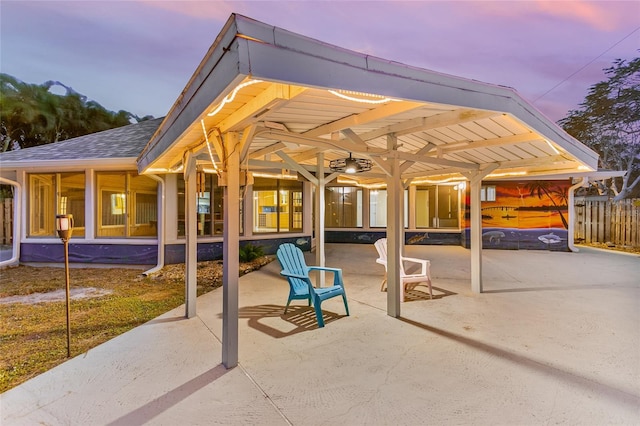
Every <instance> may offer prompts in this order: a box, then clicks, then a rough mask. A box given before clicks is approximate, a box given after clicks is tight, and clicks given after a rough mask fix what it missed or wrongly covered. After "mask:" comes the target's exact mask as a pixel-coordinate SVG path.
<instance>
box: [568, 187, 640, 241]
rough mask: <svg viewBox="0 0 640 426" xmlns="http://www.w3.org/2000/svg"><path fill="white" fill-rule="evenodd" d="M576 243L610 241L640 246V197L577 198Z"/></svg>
mask: <svg viewBox="0 0 640 426" xmlns="http://www.w3.org/2000/svg"><path fill="white" fill-rule="evenodd" d="M575 209H576V210H575V211H576V215H575V232H574V239H575V241H576V242H577V243H579V242H585V243H607V242H611V243H613V244H615V245H620V246H630V247H640V199H634V200H622V201H619V202H617V203H612V202H611V201H609V200H601V199H588V198H576V201H575Z"/></svg>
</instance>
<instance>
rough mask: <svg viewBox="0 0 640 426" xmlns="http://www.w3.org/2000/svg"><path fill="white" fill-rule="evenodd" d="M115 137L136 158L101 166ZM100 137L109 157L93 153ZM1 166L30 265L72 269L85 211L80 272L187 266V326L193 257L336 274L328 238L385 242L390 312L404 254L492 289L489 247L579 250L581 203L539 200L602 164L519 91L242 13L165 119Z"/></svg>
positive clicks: (230, 309)
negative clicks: (69, 226)
mask: <svg viewBox="0 0 640 426" xmlns="http://www.w3.org/2000/svg"><path fill="white" fill-rule="evenodd" d="M145 132H146V134H145V136H144V137H143V136H142V133H145ZM136 135H139V136H140V138H139V139H138V136H136ZM103 137H104V138H105V139H110V140H113V139H112V138H119V141H118V143H117V144H115V143H114V144H113V145H112V146H111V147H112V148H114V150H116V149H115V148H116V146H129V144H130V146H131V148H133V139H136V141H137V142H136V143H135V144H136V147H137V148H136V150H135V152H134V151H133V150H132V151H126V152H125V151H124V150H123V151H122V152H121V153H119V152H117V150H116V152H113V151H111V152H110V153H109V154H106V152H104V153H102V154H101V152H102V149H101V148H100V147H103V148H104V147H105V146H106V145H108V142H103V141H101V139H102V138H103ZM82 140H84V142H81V141H82ZM88 142H92V143H98V144H101V145H99V147H97V148H95V151H93V150H89V149H88V148H86V147H85V144H87V143H88ZM144 142H146V144H145V143H144ZM143 145H144V146H143ZM66 146H69V149H66V148H65V147H66ZM74 146H75V147H77V148H73V147H74ZM76 151H77V152H76ZM47 152H48V153H49V154H50V155H52V153H54V152H55V153H59V154H56V155H61V156H62V155H63V154H62V152H67V153H69V155H70V157H68V158H64V157H57V158H58V159H56V158H53V159H47V157H46V155H47V154H46V153H47ZM71 152H73V156H71ZM31 153H33V154H31ZM76 154H77V155H76ZM83 154H84V155H83ZM32 155H33V156H32ZM100 155H104V156H102V157H101V156H100ZM134 157H135V158H134ZM35 158H38V159H39V160H35ZM0 161H1V162H2V183H5V184H6V183H9V184H12V185H14V186H15V187H16V188H18V193H19V194H20V195H19V201H18V202H17V203H16V206H17V209H18V211H19V215H20V216H21V218H22V219H21V221H20V222H19V224H18V229H17V232H16V234H15V235H16V236H18V238H16V240H17V242H18V243H19V247H20V259H21V260H22V261H30V262H39V261H56V260H58V261H59V260H61V253H62V247H61V244H60V242H59V241H57V239H56V238H55V235H54V233H53V228H52V225H51V224H52V221H53V217H54V215H55V214H56V213H60V212H74V213H75V212H78V213H75V214H78V216H79V218H78V219H77V220H76V226H77V227H78V232H77V233H76V232H75V231H74V236H75V238H73V239H72V241H71V248H70V252H71V256H72V261H75V262H79V261H86V262H91V263H113V262H115V263H124V262H131V263H145V262H146V263H149V262H150V261H151V260H152V259H154V261H156V262H157V265H156V267H160V266H161V265H162V264H163V263H164V262H182V261H186V264H187V268H186V286H187V302H186V316H187V317H191V316H193V315H195V294H196V292H195V286H196V274H195V267H196V265H195V262H196V260H197V259H207V258H211V257H219V256H221V255H222V256H223V257H224V262H225V267H226V268H227V270H230V271H231V270H234V267H235V266H237V262H238V260H237V250H238V248H239V245H240V244H241V243H245V242H248V241H251V242H254V243H258V244H262V245H264V246H265V247H267V251H271V250H272V249H273V248H274V247H276V246H277V245H278V244H279V243H280V242H283V241H292V242H294V243H295V244H297V245H299V246H301V247H303V248H305V249H309V248H310V247H311V246H315V247H316V259H317V263H319V264H323V263H324V243H325V241H350V242H364V243H369V244H370V243H373V242H374V240H375V239H376V238H377V237H378V236H381V235H384V234H386V235H387V238H388V247H389V253H390V254H391V255H390V258H389V289H390V290H389V293H388V313H389V315H391V316H399V313H400V304H399V295H398V291H397V285H398V284H397V283H398V277H399V275H398V274H399V272H398V269H397V263H398V261H399V256H400V252H401V250H402V246H403V242H407V243H422V244H465V245H468V246H470V247H471V275H472V279H471V285H472V289H473V290H474V291H476V292H481V291H482V274H481V264H482V259H481V250H480V248H481V246H482V245H483V243H484V244H485V246H487V247H500V246H505V247H506V248H518V247H519V245H520V242H521V241H523V242H526V244H523V245H527V248H545V249H546V248H552V249H556V248H563V249H566V248H567V247H570V244H571V242H570V239H571V232H569V233H567V232H566V230H565V232H564V234H561V233H560V231H562V229H561V228H563V227H564V223H563V222H562V220H560V222H558V218H559V217H560V216H559V215H560V214H562V215H565V213H566V214H567V215H568V216H570V215H571V209H570V208H569V209H568V210H564V211H563V208H566V206H567V205H569V206H570V205H571V203H567V202H566V201H565V202H564V206H563V205H561V204H562V202H561V200H560V198H558V197H556V196H554V195H552V194H551V193H549V194H550V195H549V196H548V197H547V196H546V194H544V190H543V189H542V188H543V187H549V188H550V187H554V188H561V189H562V190H563V191H564V190H566V196H568V197H571V195H572V191H573V189H575V188H576V185H573V186H572V180H571V179H572V178H574V179H575V178H583V177H585V176H588V175H589V174H590V173H594V172H595V170H596V168H597V161H598V155H597V154H596V153H595V152H593V151H592V150H591V149H589V148H587V147H586V146H584V145H583V144H581V143H580V142H579V141H577V140H576V139H574V138H573V137H571V136H570V135H568V134H567V133H566V132H564V131H563V130H562V129H561V128H560V127H559V126H557V125H556V124H555V123H553V122H551V121H550V120H549V119H548V118H546V117H545V116H544V115H542V114H541V113H540V112H539V111H538V110H536V108H535V107H533V106H532V105H531V104H530V103H529V102H527V101H526V100H524V99H523V98H522V97H521V96H520V95H518V93H517V92H516V91H515V90H513V89H511V88H508V87H504V86H497V85H492V84H486V83H481V82H478V81H472V80H468V79H464V78H460V77H455V76H451V75H445V74H441V73H438V72H434V71H430V70H425V69H419V68H415V67H411V66H408V65H404V64H399V63H395V62H391V61H387V60H384V59H380V58H376V57H372V56H370V55H365V54H361V53H357V52H353V51H349V50H346V49H342V48H340V47H336V46H332V45H328V44H325V43H322V42H320V41H317V40H313V39H310V38H307V37H304V36H302V35H299V34H294V33H291V32H288V31H286V30H283V29H281V28H277V27H274V26H270V25H267V24H264V23H261V22H257V21H255V20H252V19H250V18H247V17H244V16H240V15H236V14H233V15H231V16H230V18H229V20H228V21H227V23H226V24H225V26H224V28H223V29H222V31H221V32H220V34H219V35H218V36H217V38H216V39H215V41H214V43H213V45H212V46H211V48H210V49H209V51H208V52H207V54H206V55H205V57H204V58H203V60H202V62H201V63H200V65H199V66H198V67H197V69H196V70H195V72H194V74H193V76H192V78H191V79H190V81H189V82H188V83H187V85H186V87H185V88H184V90H183V92H182V93H181V95H180V96H179V98H178V99H177V100H176V102H175V104H174V105H173V107H172V108H171V110H170V111H169V112H168V114H167V116H166V117H165V118H164V119H162V120H155V121H152V122H149V123H139V124H135V125H131V126H127V127H124V128H121V129H115V130H111V131H107V132H102V133H98V134H96V135H89V136H85V137H83V138H76V139H74V140H69V141H64V142H61V143H56V144H55V145H52V146H45V147H38V148H32V149H29V150H24V152H20V151H18V152H14V153H5V154H2V155H0ZM532 181H536V182H542V183H539V184H537V185H538V188H539V190H538V189H535V188H534V186H531V187H528V186H527V185H529V183H530V182H532ZM53 188H55V189H53ZM58 188H59V189H58ZM519 190H520V191H521V192H520V193H518V192H517V191H519ZM514 191H516V192H515V193H514ZM538 193H540V194H541V195H540V197H538ZM506 194H509V197H510V199H509V200H510V201H509V204H505V203H504V200H505V199H501V197H503V196H505V197H506ZM514 194H517V195H514ZM83 196H84V198H83ZM531 198H533V199H535V201H536V202H537V203H538V204H535V203H534V204H531V203H529V201H530V199H531ZM154 202H155V203H154ZM511 202H513V203H515V204H510V203H511ZM550 204H551V206H550ZM485 207H487V208H488V210H485ZM525 207H527V208H528V209H529V210H527V209H526V208H525ZM492 208H493V209H494V210H491V209H492ZM536 209H537V213H539V214H538V215H537V216H545V217H546V218H547V219H546V220H539V221H538V222H536V224H535V225H533V226H534V227H535V228H534V229H536V231H535V232H532V233H530V234H531V235H526V234H527V232H525V231H526V230H528V229H529V228H528V227H529V226H530V225H529V224H527V220H525V216H526V215H525V213H526V212H527V211H534V210H536ZM83 212H84V214H82V213H83ZM75 214H74V216H75ZM80 218H81V219H80ZM498 219H499V220H498ZM483 220H484V221H485V223H486V222H487V221H493V222H490V223H493V225H491V226H492V227H493V228H492V229H491V230H489V231H487V232H492V234H486V232H485V233H483V223H482V222H483ZM565 220H567V221H568V225H567V226H570V223H571V221H570V218H569V219H567V218H566V216H565ZM504 221H507V222H504ZM521 221H522V223H521ZM511 223H514V225H513V226H512V225H510V224H511ZM507 224H509V225H508V226H507ZM523 230H525V231H523ZM403 238H404V240H403ZM529 243H531V244H538V243H539V245H538V246H537V247H528V245H529ZM514 244H515V245H514ZM16 250H17V249H16ZM15 260H16V259H14V261H15ZM235 269H236V270H237V268H235ZM394 271H395V272H394ZM232 275H233V274H232ZM225 280H226V281H225V295H224V300H225V306H226V308H225V314H224V317H225V321H224V324H225V325H224V333H227V334H225V335H227V336H229V337H228V340H227V341H226V343H225V342H223V352H224V354H223V362H224V364H225V365H227V366H233V365H235V364H234V363H235V362H236V361H237V329H235V331H234V326H233V324H234V321H235V322H237V277H234V276H227V277H226V278H225ZM224 333H223V334H224ZM234 336H235V337H234ZM234 339H235V340H234Z"/></svg>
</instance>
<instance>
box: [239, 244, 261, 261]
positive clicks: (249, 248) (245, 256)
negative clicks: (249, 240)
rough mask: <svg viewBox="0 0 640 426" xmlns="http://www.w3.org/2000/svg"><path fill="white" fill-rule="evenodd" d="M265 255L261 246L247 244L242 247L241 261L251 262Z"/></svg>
mask: <svg viewBox="0 0 640 426" xmlns="http://www.w3.org/2000/svg"><path fill="white" fill-rule="evenodd" d="M262 256H264V251H263V250H262V247H261V246H254V245H253V244H245V245H244V247H240V261H241V262H251V261H252V260H255V259H257V258H259V257H262Z"/></svg>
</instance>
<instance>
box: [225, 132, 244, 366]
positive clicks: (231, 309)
mask: <svg viewBox="0 0 640 426" xmlns="http://www.w3.org/2000/svg"><path fill="white" fill-rule="evenodd" d="M239 143H240V142H239V138H238V134H237V133H235V132H229V133H226V134H225V138H224V144H225V145H226V152H228V153H229V154H228V157H227V159H226V162H225V163H226V170H225V171H226V186H225V188H224V231H223V238H224V242H223V249H222V252H223V254H222V256H223V267H222V364H223V365H224V366H225V367H226V368H233V367H235V366H237V365H238V278H239V262H240V261H239V249H240V241H239V236H240V217H239V214H238V212H239V211H240V150H241V149H240V148H241V147H239V146H238V145H239Z"/></svg>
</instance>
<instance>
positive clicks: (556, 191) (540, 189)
mask: <svg viewBox="0 0 640 426" xmlns="http://www.w3.org/2000/svg"><path fill="white" fill-rule="evenodd" d="M525 188H526V189H527V190H528V191H529V195H530V196H532V197H533V196H534V195H537V196H538V199H542V196H543V195H546V196H547V198H549V200H550V201H551V204H553V208H554V209H555V210H556V211H557V212H558V214H559V215H560V220H562V225H563V226H564V228H565V229H569V223H568V222H567V219H566V218H565V217H564V215H563V214H562V206H559V205H558V203H556V200H555V198H556V197H557V198H559V199H560V201H561V202H564V203H565V206H566V202H567V196H566V191H564V190H563V189H562V188H558V187H553V188H552V187H551V184H550V183H549V181H546V180H534V181H531V182H529V183H527V185H526V186H525Z"/></svg>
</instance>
